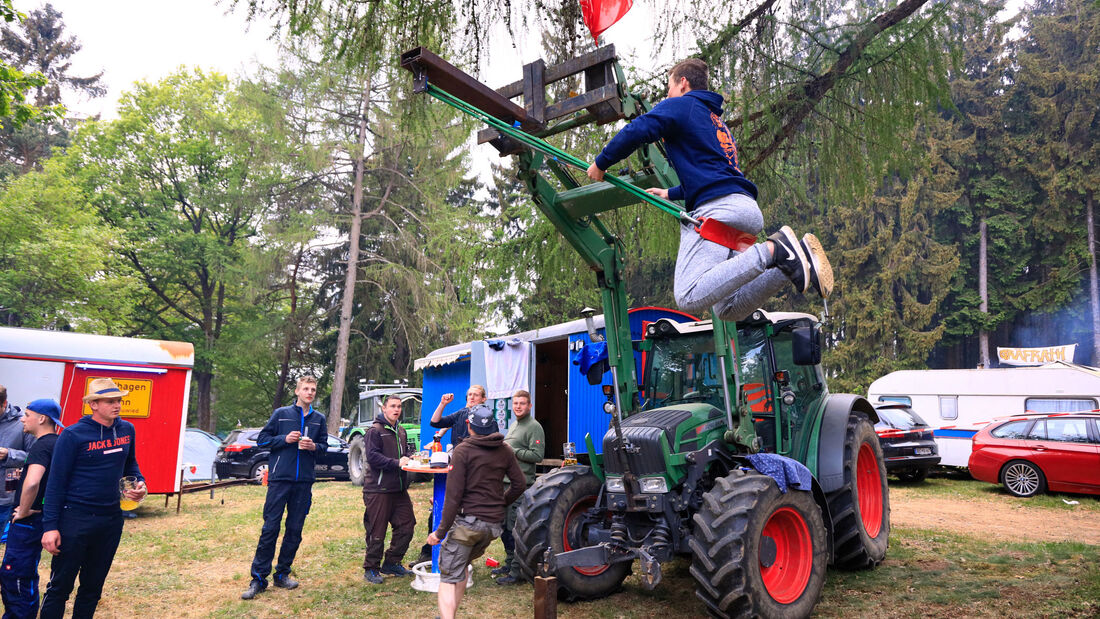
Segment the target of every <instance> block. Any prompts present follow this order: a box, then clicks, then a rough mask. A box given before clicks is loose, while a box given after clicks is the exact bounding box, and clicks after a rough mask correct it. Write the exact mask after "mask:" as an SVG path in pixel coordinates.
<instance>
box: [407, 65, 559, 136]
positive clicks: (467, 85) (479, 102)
mask: <svg viewBox="0 0 1100 619" xmlns="http://www.w3.org/2000/svg"><path fill="white" fill-rule="evenodd" d="M401 66H402V67H403V68H405V69H408V70H409V71H411V72H412V74H413V75H414V76H415V77H416V80H417V84H418V87H419V88H423V87H424V85H423V84H422V83H421V80H424V79H427V81H429V82H431V83H432V84H433V85H434V86H435V87H437V88H439V89H440V90H443V91H445V92H447V93H450V94H451V95H454V96H455V97H457V98H459V99H461V100H463V101H465V102H467V103H469V104H471V105H473V106H474V107H476V108H479V109H481V110H482V111H484V112H486V113H488V114H490V115H492V116H494V117H496V118H499V119H501V120H503V121H505V122H507V123H512V122H515V121H519V123H520V126H521V127H523V130H524V131H528V132H530V131H538V130H539V129H540V128H541V123H539V122H537V121H535V120H534V119H533V118H531V117H530V116H529V115H528V114H527V110H525V109H523V108H522V107H520V106H518V105H516V104H515V103H513V102H512V101H511V100H509V99H508V98H507V97H505V96H503V95H501V94H500V93H498V92H497V91H495V90H493V89H492V88H489V87H488V86H486V85H485V84H482V83H481V82H479V81H477V80H476V79H474V78H473V77H472V76H470V75H469V74H467V73H466V72H464V71H462V70H461V69H459V68H458V67H455V66H454V65H452V64H451V63H449V62H447V61H446V60H443V59H442V58H440V57H439V56H436V55H435V54H433V53H432V52H430V51H428V50H427V49H426V48H424V47H416V48H413V49H411V50H409V51H407V52H405V53H404V54H401Z"/></svg>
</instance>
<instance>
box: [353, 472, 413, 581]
mask: <svg viewBox="0 0 1100 619" xmlns="http://www.w3.org/2000/svg"><path fill="white" fill-rule="evenodd" d="M363 505H364V506H365V507H366V509H365V510H363V529H364V530H365V531H366V541H367V551H366V556H364V558H363V569H364V570H376V569H378V568H379V567H381V566H382V565H388V564H391V563H393V564H397V565H400V564H401V563H402V560H403V559H404V558H405V551H407V550H408V549H409V542H411V541H412V537H413V530H414V529H415V527H416V516H414V515H413V505H412V499H410V498H409V493H408V491H406V490H402V491H401V492H364V493H363ZM386 525H390V526H391V527H393V535H392V536H391V537H390V547H389V548H387V549H386V552H385V557H384V559H385V560H383V554H382V546H383V544H385V541H386Z"/></svg>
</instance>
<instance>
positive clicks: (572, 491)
mask: <svg viewBox="0 0 1100 619" xmlns="http://www.w3.org/2000/svg"><path fill="white" fill-rule="evenodd" d="M602 487H603V483H602V482H601V481H600V479H599V478H598V477H596V476H595V475H593V474H592V471H591V470H590V469H589V468H588V467H587V466H568V467H564V468H560V469H557V470H555V471H553V472H551V473H548V474H546V475H543V476H542V477H540V478H539V479H538V481H536V482H535V484H534V485H533V486H531V487H530V488H528V489H527V492H525V493H524V494H523V498H521V499H520V504H519V509H518V511H517V512H516V528H515V530H514V531H513V535H514V536H515V540H516V561H518V562H519V569H520V572H521V573H522V574H523V576H524V577H525V578H527V579H528V580H533V579H534V577H535V575H536V574H537V573H538V569H539V564H540V563H541V562H542V560H543V555H544V554H545V552H546V548H547V547H549V548H550V552H551V554H558V553H562V552H567V551H569V550H576V549H578V548H583V547H585V546H587V545H588V543H587V540H588V528H589V527H590V526H591V525H593V524H595V523H596V522H597V521H600V522H601V523H602V521H604V520H606V516H607V513H606V512H604V514H603V516H602V517H600V516H597V517H596V518H595V519H593V517H591V516H590V515H589V514H588V510H589V509H590V508H593V507H595V506H596V501H597V499H598V498H599V495H600V489H601V488H602ZM630 565H631V564H630V563H629V562H621V563H613V564H611V565H601V566H596V567H563V568H560V569H558V570H557V571H556V574H555V575H556V576H557V578H558V593H559V594H560V595H561V596H562V597H564V598H565V599H569V600H578V599H581V600H591V599H596V598H602V597H606V596H608V595H611V594H612V593H615V592H616V591H618V590H619V588H620V587H621V586H622V584H623V580H624V579H626V577H627V575H629V574H630Z"/></svg>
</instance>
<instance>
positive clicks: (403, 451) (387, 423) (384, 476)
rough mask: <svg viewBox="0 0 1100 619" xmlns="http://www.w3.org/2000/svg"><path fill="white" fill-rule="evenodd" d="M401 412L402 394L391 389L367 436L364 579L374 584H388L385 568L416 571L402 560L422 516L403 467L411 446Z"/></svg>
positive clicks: (402, 572) (395, 571) (391, 572)
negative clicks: (415, 507)
mask: <svg viewBox="0 0 1100 619" xmlns="http://www.w3.org/2000/svg"><path fill="white" fill-rule="evenodd" d="M400 418H401V398H399V397H397V396H395V395H391V396H389V397H388V398H386V401H385V403H384V404H383V405H382V414H380V415H379V416H378V417H376V418H375V419H374V425H372V426H371V428H370V430H367V433H366V435H365V436H364V442H365V443H366V449H367V466H368V471H367V474H366V476H365V477H364V478H363V505H364V506H365V507H366V509H365V510H364V511H363V528H364V529H365V530H366V538H367V551H366V556H365V557H364V558H363V580H366V581H367V582H369V583H371V584H372V585H379V584H382V574H389V575H391V576H408V575H410V574H411V572H409V570H407V569H405V568H404V567H403V566H402V565H401V560H402V559H403V558H404V557H405V551H406V550H408V549H409V542H410V541H412V537H413V528H414V527H416V516H414V515H413V506H412V499H410V498H409V490H408V488H409V480H408V474H407V473H406V472H405V471H403V470H402V469H401V467H403V466H405V464H407V463H408V461H409V456H410V455H411V449H409V442H408V440H407V439H406V438H405V429H404V428H402V427H401V425H400V424H398V423H397V420H398V419H400ZM387 524H389V525H390V526H392V527H393V536H392V537H391V538H390V547H389V548H388V549H386V553H385V560H383V554H382V545H383V544H384V543H385V541H386V525H387ZM379 563H381V565H379Z"/></svg>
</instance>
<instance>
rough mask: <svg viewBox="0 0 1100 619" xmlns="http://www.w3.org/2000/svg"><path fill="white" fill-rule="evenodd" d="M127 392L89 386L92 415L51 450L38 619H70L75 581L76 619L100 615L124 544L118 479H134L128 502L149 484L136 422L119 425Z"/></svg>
mask: <svg viewBox="0 0 1100 619" xmlns="http://www.w3.org/2000/svg"><path fill="white" fill-rule="evenodd" d="M128 393H130V392H129V391H123V390H121V389H119V388H118V385H116V384H115V381H113V380H111V379H110V378H97V379H94V380H92V381H91V382H90V383H89V384H88V393H87V395H85V396H84V402H85V403H86V404H87V405H88V408H90V409H91V410H92V414H91V415H87V416H84V417H81V418H80V420H79V421H77V422H76V423H74V424H72V425H70V426H68V427H66V428H65V431H64V432H62V433H61V435H60V436H59V437H58V439H57V443H55V444H54V452H53V457H52V458H51V459H50V478H49V480H47V482H46V496H45V497H44V498H43V507H42V531H43V533H42V547H43V548H45V549H46V550H47V551H48V552H49V553H50V554H52V555H53V556H54V557H53V562H52V564H51V565H50V583H49V584H48V585H46V596H45V597H44V598H43V599H42V612H41V614H40V615H39V616H40V617H43V618H46V619H54V618H58V619H60V617H61V616H62V615H64V614H65V603H66V602H67V601H68V600H69V594H70V593H72V591H73V584H74V583H75V582H76V578H77V576H78V575H79V576H80V588H79V589H78V590H77V592H76V600H74V601H73V616H74V617H91V616H93V615H95V609H96V606H98V605H99V598H100V596H102V594H103V582H104V581H105V580H107V573H108V572H109V571H110V570H111V563H112V562H113V561H114V559H115V551H116V550H118V542H119V540H120V539H121V538H122V510H121V509H120V507H119V483H118V482H119V480H120V479H122V477H123V476H131V475H132V476H134V477H137V478H138V480H140V481H139V482H138V485H137V488H136V489H135V490H133V491H129V490H128V491H127V492H126V497H127V498H129V499H132V500H135V501H136V500H140V499H141V498H143V497H144V496H145V478H144V477H142V475H141V469H140V468H138V463H137V456H136V454H135V453H134V436H135V435H134V424H132V423H130V422H129V421H126V420H125V419H119V415H120V414H121V413H122V398H123V396H125V395H126V394H128Z"/></svg>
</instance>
